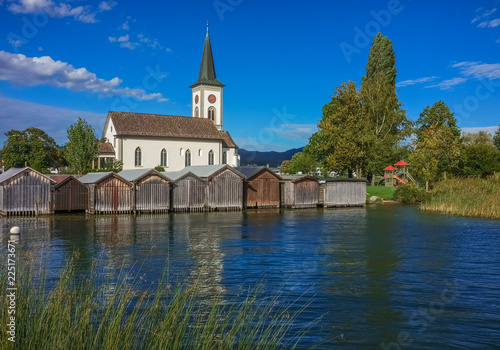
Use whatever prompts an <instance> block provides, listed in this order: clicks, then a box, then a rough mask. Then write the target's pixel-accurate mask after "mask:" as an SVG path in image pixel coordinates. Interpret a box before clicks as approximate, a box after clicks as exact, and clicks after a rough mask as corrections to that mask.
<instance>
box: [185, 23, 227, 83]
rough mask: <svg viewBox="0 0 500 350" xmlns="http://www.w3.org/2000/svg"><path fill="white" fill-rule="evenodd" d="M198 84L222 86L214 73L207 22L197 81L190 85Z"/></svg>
mask: <svg viewBox="0 0 500 350" xmlns="http://www.w3.org/2000/svg"><path fill="white" fill-rule="evenodd" d="M198 85H215V86H221V87H224V86H225V85H224V84H222V83H221V82H220V81H218V80H217V77H216V75H215V64H214V57H213V56H212V45H211V44H210V35H208V23H207V36H206V37H205V46H204V47H203V55H202V56H201V65H200V73H199V74H198V81H197V82H196V83H194V84H193V85H191V86H190V87H191V88H194V87H196V86H198Z"/></svg>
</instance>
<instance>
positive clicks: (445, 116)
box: [415, 101, 462, 176]
mask: <svg viewBox="0 0 500 350" xmlns="http://www.w3.org/2000/svg"><path fill="white" fill-rule="evenodd" d="M430 128H433V130H435V131H434V132H433V133H426V132H425V131H426V130H429V129H430ZM441 129H443V130H446V136H447V138H446V140H444V141H446V143H442V147H444V149H443V154H442V156H440V162H439V165H438V170H437V174H438V175H439V176H440V175H442V174H446V173H448V172H451V173H457V172H458V171H459V170H458V162H459V160H460V151H461V148H462V140H461V132H460V129H458V127H457V121H456V119H455V117H454V113H452V112H451V111H450V109H449V108H448V106H447V105H446V104H445V103H444V102H442V101H438V102H436V103H435V104H434V105H433V106H432V107H429V106H427V107H426V108H425V109H424V111H423V112H422V113H421V114H420V118H418V120H417V121H416V129H415V135H416V136H417V141H418V142H420V144H422V143H423V141H425V140H423V138H424V137H429V136H432V135H435V134H436V133H437V134H439V133H440V130H441ZM436 130H437V131H436Z"/></svg>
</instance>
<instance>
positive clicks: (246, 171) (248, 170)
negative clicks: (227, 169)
mask: <svg viewBox="0 0 500 350" xmlns="http://www.w3.org/2000/svg"><path fill="white" fill-rule="evenodd" d="M235 169H236V170H238V171H239V172H240V173H242V174H243V175H244V176H245V178H246V179H247V180H248V179H251V178H252V177H254V176H255V175H257V174H258V173H260V172H261V171H263V170H267V171H269V172H270V173H272V174H273V175H274V176H276V177H277V178H278V179H280V180H281V177H280V176H279V175H278V174H276V173H275V172H274V171H272V170H271V169H269V168H267V167H265V166H239V167H236V168H235Z"/></svg>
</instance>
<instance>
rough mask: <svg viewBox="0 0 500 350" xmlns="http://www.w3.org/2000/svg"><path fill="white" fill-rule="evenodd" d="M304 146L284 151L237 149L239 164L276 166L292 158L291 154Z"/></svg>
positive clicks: (299, 150)
mask: <svg viewBox="0 0 500 350" xmlns="http://www.w3.org/2000/svg"><path fill="white" fill-rule="evenodd" d="M303 149H304V147H301V148H292V149H289V150H288V151H284V152H274V151H269V152H259V151H247V150H245V149H243V148H240V149H239V150H238V153H239V155H240V164H241V165H264V166H265V165H268V164H269V166H270V167H277V166H279V165H281V163H282V162H283V161H284V160H287V159H288V160H290V159H292V157H293V155H294V154H295V153H297V152H302V150H303Z"/></svg>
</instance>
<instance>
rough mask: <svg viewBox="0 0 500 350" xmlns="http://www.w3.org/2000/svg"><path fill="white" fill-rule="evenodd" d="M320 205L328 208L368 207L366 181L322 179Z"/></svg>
mask: <svg viewBox="0 0 500 350" xmlns="http://www.w3.org/2000/svg"><path fill="white" fill-rule="evenodd" d="M319 183H320V204H323V206H324V207H325V208H328V207H362V206H365V205H366V180H361V179H334V178H333V179H332V178H327V179H321V180H320V182H319Z"/></svg>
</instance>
